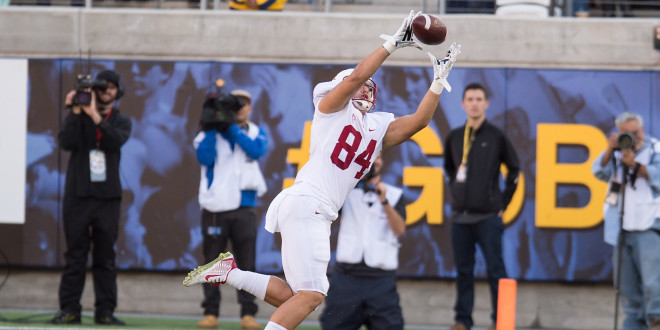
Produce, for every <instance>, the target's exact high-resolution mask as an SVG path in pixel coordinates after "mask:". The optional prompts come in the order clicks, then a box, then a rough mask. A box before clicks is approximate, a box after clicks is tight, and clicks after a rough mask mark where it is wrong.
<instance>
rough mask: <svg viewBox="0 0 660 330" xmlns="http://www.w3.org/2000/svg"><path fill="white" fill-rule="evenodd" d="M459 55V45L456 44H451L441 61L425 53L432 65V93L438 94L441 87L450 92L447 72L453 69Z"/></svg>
mask: <svg viewBox="0 0 660 330" xmlns="http://www.w3.org/2000/svg"><path fill="white" fill-rule="evenodd" d="M460 53H461V45H460V44H456V43H453V44H451V46H450V47H449V50H448V51H447V55H445V57H444V58H443V59H441V60H439V59H437V58H436V57H435V56H433V54H431V53H426V55H427V56H428V57H429V59H431V63H432V64H433V84H432V85H431V90H432V91H433V92H434V93H436V94H440V92H442V87H444V88H446V89H447V91H448V92H451V86H450V85H449V82H448V81H447V77H448V76H449V71H451V69H452V68H453V67H454V63H455V62H456V57H457V56H458V54H460ZM438 85H441V86H438Z"/></svg>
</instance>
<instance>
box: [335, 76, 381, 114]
mask: <svg viewBox="0 0 660 330" xmlns="http://www.w3.org/2000/svg"><path fill="white" fill-rule="evenodd" d="M352 72H353V69H346V70H342V71H341V72H339V73H338V74H337V75H336V76H335V77H334V78H333V79H332V80H344V79H345V78H346V77H348V76H349V75H350V74H351V73H352ZM364 86H366V87H367V89H366V90H364V89H362V95H361V96H360V97H353V98H351V102H353V106H355V107H356V108H357V109H358V110H360V111H366V112H369V111H371V110H373V109H375V108H376V95H377V94H378V86H376V83H375V82H374V80H373V79H371V78H369V80H367V81H366V82H365V83H364Z"/></svg>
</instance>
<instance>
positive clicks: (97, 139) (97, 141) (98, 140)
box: [96, 109, 112, 148]
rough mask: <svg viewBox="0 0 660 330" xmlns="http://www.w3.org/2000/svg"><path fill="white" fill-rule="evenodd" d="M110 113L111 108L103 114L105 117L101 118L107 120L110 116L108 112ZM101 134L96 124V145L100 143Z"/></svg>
mask: <svg viewBox="0 0 660 330" xmlns="http://www.w3.org/2000/svg"><path fill="white" fill-rule="evenodd" d="M111 113H112V109H110V111H108V113H107V114H106V115H105V118H103V121H106V120H108V118H110V114H111ZM101 136H103V133H101V129H100V128H99V127H98V126H96V147H97V148H98V147H99V144H100V143H101Z"/></svg>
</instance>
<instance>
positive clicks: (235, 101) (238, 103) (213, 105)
mask: <svg viewBox="0 0 660 330" xmlns="http://www.w3.org/2000/svg"><path fill="white" fill-rule="evenodd" d="M244 105H245V102H244V101H243V100H241V99H240V98H239V97H237V96H234V95H231V94H217V93H211V94H209V95H207V96H206V101H204V106H203V108H202V117H201V119H200V120H199V123H200V125H201V126H202V130H203V131H208V130H211V129H216V130H218V131H219V132H222V131H224V130H226V129H227V127H229V126H230V125H231V124H234V123H236V113H237V112H238V111H239V110H241V108H243V106H244Z"/></svg>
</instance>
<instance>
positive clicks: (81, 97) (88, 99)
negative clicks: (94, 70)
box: [73, 74, 108, 105]
mask: <svg viewBox="0 0 660 330" xmlns="http://www.w3.org/2000/svg"><path fill="white" fill-rule="evenodd" d="M107 88H108V83H107V82H105V80H98V79H92V76H91V75H82V74H79V75H78V77H77V79H76V94H75V95H74V96H73V104H74V105H89V104H90V103H92V93H91V92H89V91H88V90H90V89H91V90H101V91H103V90H106V89H107Z"/></svg>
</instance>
